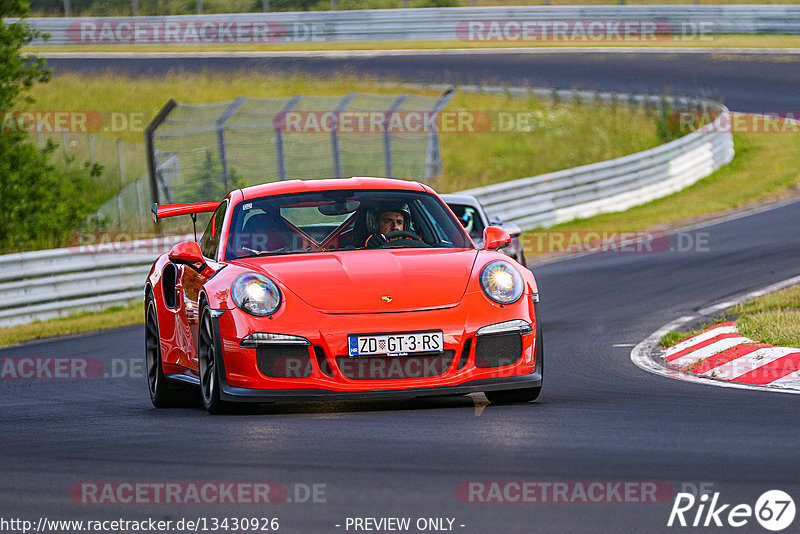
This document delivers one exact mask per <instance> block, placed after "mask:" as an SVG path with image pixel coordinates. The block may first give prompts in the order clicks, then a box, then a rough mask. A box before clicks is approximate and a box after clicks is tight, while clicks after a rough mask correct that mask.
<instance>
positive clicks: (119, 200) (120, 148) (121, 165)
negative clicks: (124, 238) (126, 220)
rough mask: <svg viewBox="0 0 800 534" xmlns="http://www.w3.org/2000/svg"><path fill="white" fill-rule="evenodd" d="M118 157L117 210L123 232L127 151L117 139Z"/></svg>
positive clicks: (120, 228) (119, 228) (120, 140)
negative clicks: (123, 196) (118, 184)
mask: <svg viewBox="0 0 800 534" xmlns="http://www.w3.org/2000/svg"><path fill="white" fill-rule="evenodd" d="M117 157H118V158H119V183H120V188H119V193H118V194H117V210H119V227H118V228H117V230H122V229H123V228H122V191H123V190H124V189H125V150H124V148H123V146H122V139H117Z"/></svg>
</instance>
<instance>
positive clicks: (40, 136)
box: [36, 131, 44, 148]
mask: <svg viewBox="0 0 800 534" xmlns="http://www.w3.org/2000/svg"><path fill="white" fill-rule="evenodd" d="M36 139H37V140H38V141H39V148H44V134H43V133H42V132H41V131H39V132H36Z"/></svg>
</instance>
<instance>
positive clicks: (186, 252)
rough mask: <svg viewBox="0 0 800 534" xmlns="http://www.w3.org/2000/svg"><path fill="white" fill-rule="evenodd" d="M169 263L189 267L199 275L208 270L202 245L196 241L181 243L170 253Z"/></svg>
mask: <svg viewBox="0 0 800 534" xmlns="http://www.w3.org/2000/svg"><path fill="white" fill-rule="evenodd" d="M168 256H169V261H171V262H172V263H174V264H176V265H188V266H189V267H191V268H192V269H194V270H195V271H197V272H198V273H199V272H200V271H202V270H203V269H205V268H206V260H205V258H203V253H202V252H200V245H198V244H197V243H196V242H194V241H181V242H180V243H178V244H177V245H175V246H174V247H172V250H170V251H169V254H168Z"/></svg>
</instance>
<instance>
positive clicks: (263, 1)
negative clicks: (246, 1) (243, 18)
mask: <svg viewBox="0 0 800 534" xmlns="http://www.w3.org/2000/svg"><path fill="white" fill-rule="evenodd" d="M261 7H262V8H263V9H264V13H269V0H261Z"/></svg>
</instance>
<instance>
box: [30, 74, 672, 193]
mask: <svg viewBox="0 0 800 534" xmlns="http://www.w3.org/2000/svg"><path fill="white" fill-rule="evenodd" d="M355 90H358V91H360V92H364V93H375V94H400V93H405V92H408V89H407V88H404V87H403V86H401V85H387V84H386V83H379V82H378V81H372V80H368V79H364V78H361V77H357V76H355V75H351V74H344V75H341V76H338V77H336V78H331V79H320V78H311V77H308V76H302V75H294V76H290V77H277V76H271V75H269V74H263V73H247V75H242V76H230V75H222V74H219V73H213V72H206V73H200V74H184V73H181V74H177V73H174V74H170V75H167V76H165V77H163V78H127V77H121V76H112V75H106V76H80V75H74V74H65V75H58V76H55V77H54V78H53V80H52V81H51V82H50V83H48V84H47V85H44V86H38V87H36V88H35V89H34V91H33V96H34V97H35V98H36V100H37V103H36V105H35V109H59V110H93V111H99V112H103V113H110V112H117V113H122V114H135V113H143V114H144V121H143V124H144V125H146V124H148V123H149V122H150V120H151V118H152V117H153V116H155V114H156V113H157V112H158V110H159V109H160V108H161V107H162V106H163V105H164V104H165V103H166V100H167V99H168V98H170V97H172V98H175V99H176V100H177V101H179V102H181V103H209V102H220V101H226V100H233V99H234V98H236V97H239V96H249V97H266V98H276V97H289V96H292V95H298V94H304V95H310V96H334V95H345V94H347V93H350V92H353V91H355ZM412 92H414V93H424V94H427V95H429V96H438V95H439V94H440V93H439V92H438V91H416V90H415V91H412ZM445 110H446V111H447V112H458V111H465V112H468V113H473V112H476V116H477V115H480V116H483V115H488V116H490V117H494V118H495V122H494V123H493V124H498V123H497V120H496V117H497V116H498V115H497V114H498V113H501V112H502V113H507V114H512V115H513V116H514V117H515V118H516V117H517V116H518V115H517V113H522V114H526V115H525V116H535V122H534V123H533V131H530V132H524V131H523V132H519V131H512V132H497V131H495V132H492V131H481V132H478V133H467V132H452V131H451V132H442V133H441V134H440V143H441V150H442V163H443V168H444V173H443V174H442V175H441V176H440V177H438V178H437V179H436V180H435V181H434V182H432V185H433V187H434V188H436V189H437V190H438V191H441V192H452V191H458V190H460V189H466V188H469V187H477V186H480V185H485V184H490V183H496V182H500V181H506V180H513V179H517V178H522V177H525V176H533V175H536V174H542V173H545V172H550V171H554V170H559V169H564V168H568V167H572V166H575V165H583V164H587V163H592V162H596V161H602V160H605V159H611V158H615V157H619V156H622V155H625V154H631V153H634V152H638V151H641V150H645V149H647V148H651V147H654V146H656V145H658V144H659V143H660V142H661V139H660V138H659V135H658V128H657V117H656V114H655V113H653V112H652V111H645V110H642V109H639V108H628V107H627V106H616V107H615V108H608V107H603V106H599V107H594V106H591V105H586V104H575V103H572V102H564V103H560V104H553V103H551V102H549V101H543V100H537V99H534V98H531V99H524V98H514V97H510V96H494V95H487V94H473V93H466V92H457V93H456V95H455V97H454V98H453V100H452V101H451V102H450V104H449V105H448V106H447V108H445ZM114 135H118V136H120V137H121V138H122V139H124V140H126V141H130V142H139V143H141V142H142V141H143V132H142V131H141V129H134V130H132V129H126V130H123V131H118V132H114ZM325 147H327V145H325ZM210 148H212V149H213V148H214V147H210ZM98 150H99V149H98ZM109 150H110V152H111V153H110V154H109V153H108V152H109ZM326 150H327V148H326ZM99 157H101V156H100V153H99V152H98V158H99ZM102 157H103V158H105V159H106V160H111V161H113V160H114V158H116V148H115V146H113V145H108V146H107V147H106V150H105V151H104V152H103V155H102ZM345 163H346V162H345Z"/></svg>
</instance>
